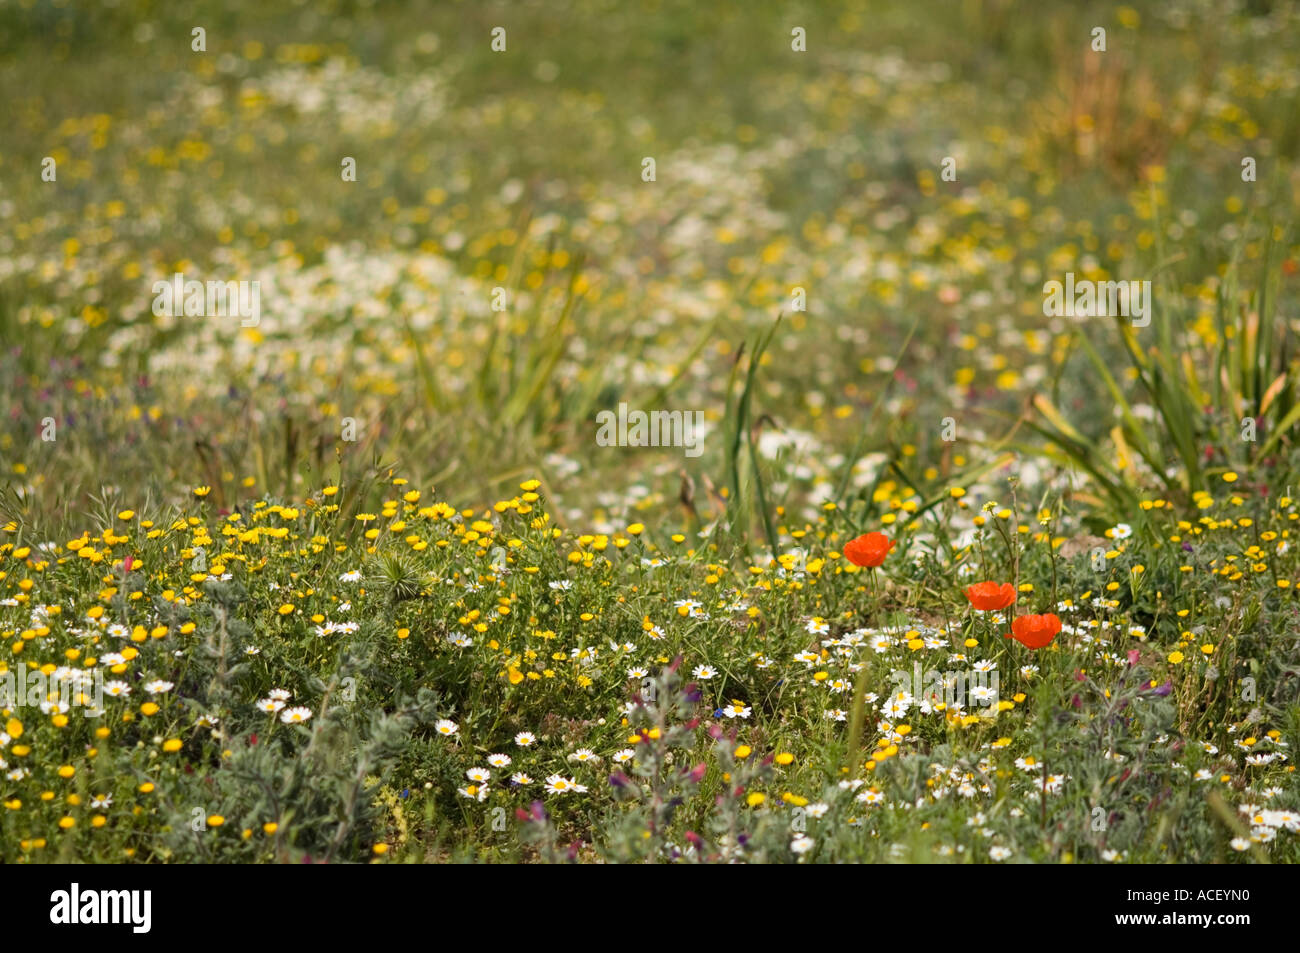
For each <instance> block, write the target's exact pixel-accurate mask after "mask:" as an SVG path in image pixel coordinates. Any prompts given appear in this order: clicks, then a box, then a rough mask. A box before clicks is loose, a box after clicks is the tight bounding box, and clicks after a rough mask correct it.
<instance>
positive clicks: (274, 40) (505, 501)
mask: <svg viewBox="0 0 1300 953" xmlns="http://www.w3.org/2000/svg"><path fill="white" fill-rule="evenodd" d="M196 27H201V28H203V29H204V30H205V31H206V33H205V35H204V41H205V47H206V48H205V49H204V50H203V51H201V52H200V51H196V50H194V49H192V43H193V42H194V41H193V35H192V31H193V30H194V29H195V28H196ZM496 27H502V28H504V29H505V37H506V48H505V50H504V51H500V52H498V51H494V50H493V49H492V46H491V43H492V31H493V29H494V28H496ZM1097 27H1101V28H1104V29H1105V31H1106V49H1105V51H1104V52H1103V51H1099V50H1095V49H1093V44H1094V42H1095V41H1094V39H1093V31H1094V29H1095V28H1097ZM796 28H800V29H802V30H803V31H805V34H806V50H805V51H796V50H794V49H792V31H793V30H795V29H796ZM0 92H3V93H4V100H5V101H6V102H8V103H10V104H11V113H10V121H9V122H7V123H6V134H5V136H4V139H3V141H2V142H0V221H2V222H3V225H4V227H3V229H0V334H3V342H4V348H3V351H2V352H0V374H2V375H3V380H4V381H5V384H6V386H5V387H4V388H3V389H0V528H2V529H3V532H0V636H2V642H0V645H2V646H3V647H0V665H3V666H4V671H3V673H2V674H3V675H4V676H5V677H7V678H9V679H10V680H11V682H12V683H13V684H14V686H15V689H11V690H10V702H11V704H10V705H9V706H8V709H9V710H8V711H7V712H5V713H4V714H3V720H4V722H7V724H0V728H4V731H3V732H0V761H3V765H0V769H2V770H3V772H4V776H5V780H4V781H3V790H0V795H3V798H2V803H3V805H4V807H5V808H6V809H5V810H3V811H0V857H3V858H5V859H11V860H31V861H41V860H87V861H118V860H122V859H125V858H128V857H129V858H133V859H137V860H150V861H163V860H178V861H187V860H246V861H252V860H266V861H270V860H281V861H287V860H297V859H300V858H302V857H303V856H310V857H312V858H313V859H330V860H353V861H355V860H366V859H380V860H407V861H425V860H431V859H447V858H454V859H462V860H484V861H505V860H511V859H520V858H526V859H546V860H558V859H565V858H572V859H582V860H589V859H594V858H598V857H601V858H607V859H616V860H631V859H644V858H661V859H670V858H679V859H690V860H700V859H703V860H726V859H732V858H735V857H739V858H742V859H749V860H769V861H773V860H792V859H797V858H802V859H804V860H818V861H842V860H863V861H889V860H942V859H948V860H953V861H957V862H970V861H980V862H983V861H995V862H1016V861H1044V862H1067V861H1076V862H1093V861H1107V862H1110V861H1121V860H1124V861H1134V862H1143V861H1145V862H1158V861H1166V860H1174V861H1197V862H1211V861H1217V860H1225V861H1234V862H1243V861H1247V862H1248V861H1253V860H1259V861H1263V860H1270V859H1271V860H1273V861H1291V860H1295V859H1296V858H1297V847H1296V841H1295V832H1296V831H1297V829H1298V828H1300V794H1298V793H1297V791H1296V786H1295V781H1294V777H1293V774H1294V765H1293V763H1292V760H1291V758H1290V752H1291V751H1292V750H1293V749H1294V747H1295V746H1296V745H1297V744H1300V703H1298V699H1300V680H1298V679H1300V644H1298V643H1297V637H1298V636H1300V618H1298V617H1297V611H1296V605H1295V601H1294V597H1293V591H1294V587H1295V586H1296V585H1300V565H1298V563H1297V556H1296V550H1295V546H1294V541H1293V539H1292V536H1293V534H1294V533H1295V532H1296V527H1295V526H1294V523H1295V521H1296V520H1297V519H1300V509H1297V507H1296V503H1295V502H1294V500H1293V499H1292V498H1293V497H1296V496H1300V492H1297V488H1298V487H1300V473H1298V472H1297V466H1298V465H1300V454H1298V453H1297V451H1296V425H1297V422H1298V421H1300V410H1298V409H1297V406H1298V405H1297V402H1296V393H1295V390H1296V388H1295V378H1296V371H1297V368H1296V359H1295V350H1294V345H1295V331H1296V329H1297V322H1298V320H1300V319H1298V317H1297V307H1296V305H1297V297H1298V295H1297V291H1298V287H1300V238H1298V237H1297V234H1296V232H1295V214H1294V210H1295V207H1296V202H1297V198H1300V166H1298V165H1297V149H1298V148H1300V127H1297V125H1296V123H1295V116H1296V115H1297V114H1300V102H1298V100H1300V9H1297V8H1296V6H1295V5H1294V4H1289V3H1282V2H1275V3H1250V4H1244V5H1231V4H1225V3H1218V2H1183V0H1180V2H1173V3H1168V4H1159V5H1149V6H1148V5H1141V6H1134V7H1125V6H1115V5H1111V4H1102V3H1070V4H1065V3H1061V4H1056V3H1048V4H1038V5H1034V7H1033V12H1032V16H1031V15H1028V14H1027V13H1026V8H1025V6H1024V5H1022V4H1014V3H1010V2H999V0H986V2H975V0H964V2H960V3H945V4H943V5H942V6H941V7H940V6H939V5H930V4H924V3H899V4H886V5H883V6H882V5H880V4H871V5H868V4H865V3H856V4H855V3H836V4H806V5H803V6H789V7H787V6H786V5H777V4H770V5H767V4H761V5H753V4H730V3H722V4H710V5H699V4H690V3H685V2H660V3H647V4H635V5H612V4H600V3H594V2H586V0H572V2H567V3H550V2H548V3H546V4H513V3H512V4H478V3H473V4H471V3H413V4H401V5H395V4H362V3H343V2H338V3H324V4H320V3H311V4H301V5H298V4H248V5H243V4H231V3H222V4H204V3H195V4H186V5H180V6H178V5H175V4H169V5H156V4H149V3H133V2H126V0H123V2H119V3H117V4H115V5H111V6H109V5H97V4H96V5H87V6H85V7H84V8H82V7H80V6H76V7H74V5H72V4H52V3H46V2H35V0H32V2H25V3H24V2H19V3H11V4H7V5H5V6H3V7H0ZM47 158H48V159H51V160H53V168H54V169H55V170H56V172H55V176H54V180H53V181H47V180H46V179H45V178H43V177H42V171H43V169H45V168H47V167H49V164H48V163H45V162H44V160H46V159H47ZM647 158H650V159H653V160H654V177H653V181H646V177H645V176H644V173H643V170H644V169H645V168H646V164H645V160H646V159H647ZM348 159H351V160H354V162H355V169H356V176H355V181H348V180H347V179H346V177H345V176H344V175H343V174H341V172H342V170H343V168H344V166H345V162H346V160H348ZM948 160H951V161H950V162H949V161H948ZM1245 160H1250V161H1249V162H1247V163H1246V165H1248V166H1250V167H1251V168H1252V169H1253V170H1254V175H1253V176H1251V177H1250V179H1249V180H1247V179H1246V178H1244V177H1243V168H1244V166H1243V162H1244V161H1245ZM945 168H947V169H950V170H952V171H953V172H954V173H955V177H953V176H947V177H945V175H944V170H945ZM47 178H48V176H47ZM177 272H180V273H184V274H185V276H186V277H188V278H197V279H199V280H205V279H215V280H222V281H227V280H240V281H257V282H258V283H259V285H258V286H259V289H260V303H261V314H260V321H259V322H258V323H257V325H256V326H249V327H241V322H240V319H239V317H237V316H231V315H225V316H222V315H212V316H198V315H191V316H189V317H171V316H167V315H156V314H154V313H153V309H152V303H153V298H154V294H155V292H154V287H153V286H154V282H155V281H159V280H167V279H169V278H170V277H171V276H172V275H173V274H175V273H177ZM1066 272H1073V273H1075V275H1076V276H1078V277H1080V278H1087V279H1091V280H1098V281H1104V280H1110V279H1124V280H1149V281H1150V282H1151V284H1152V300H1153V306H1154V307H1153V312H1152V313H1151V315H1150V318H1151V320H1150V323H1149V324H1147V325H1145V326H1142V325H1138V326H1134V324H1133V323H1132V322H1131V321H1130V320H1128V319H1127V318H1118V319H1117V318H1113V317H1052V316H1045V312H1044V295H1043V285H1044V283H1045V282H1047V281H1050V280H1061V279H1063V277H1064V275H1065V273H1066ZM501 301H504V302H505V304H506V306H505V308H504V310H494V307H493V305H494V302H501ZM620 403H626V404H627V405H629V406H630V407H632V408H636V409H643V410H647V411H649V410H656V409H658V410H666V411H679V412H695V411H698V412H699V413H700V414H701V415H702V419H703V422H704V424H703V431H702V434H701V437H702V439H701V442H700V449H701V451H702V452H701V454H700V455H699V456H692V455H687V454H686V453H684V452H683V449H684V448H682V447H665V448H636V447H610V446H601V445H599V444H598V441H597V439H596V435H597V422H596V421H597V415H598V414H599V413H601V412H602V411H609V410H616V409H617V407H618V406H619V404H620ZM877 531H883V532H884V533H885V534H887V535H888V537H889V538H890V539H892V540H895V541H896V542H897V546H896V547H895V548H894V549H893V551H892V552H890V554H889V555H888V557H887V558H886V559H885V561H884V563H883V564H882V565H881V566H880V567H879V568H876V569H869V568H863V567H859V566H856V565H854V564H853V563H852V562H851V561H850V560H849V559H848V558H847V557H846V555H845V554H846V550H845V547H846V545H847V544H848V543H849V542H850V541H851V540H852V539H854V538H855V537H858V536H859V535H861V534H864V533H869V532H877ZM981 581H994V582H998V583H1009V584H1011V586H1012V587H1013V589H1014V591H1015V593H1016V599H1017V601H1016V602H1015V604H1014V605H1013V606H1011V607H1009V608H1007V609H1003V610H997V611H990V612H980V611H976V610H975V609H973V608H972V606H971V603H970V601H969V600H968V598H967V596H966V595H964V593H963V590H964V588H965V587H966V586H968V585H970V584H972V583H976V582H981ZM1047 613H1052V614H1054V615H1056V616H1057V617H1058V618H1059V619H1060V620H1061V622H1062V628H1061V631H1060V633H1059V634H1058V635H1056V637H1055V638H1054V640H1053V641H1052V642H1051V643H1050V644H1049V645H1047V646H1044V647H1041V648H1030V647H1028V646H1027V645H1025V644H1023V643H1022V641H1020V640H1016V639H1009V638H1004V637H1003V636H1004V634H1005V633H1007V632H1008V631H1009V628H1010V626H1011V625H1012V622H1013V617H1015V619H1017V620H1020V619H1023V618H1024V617H1027V616H1033V615H1041V614H1047ZM1016 624H1017V626H1019V627H1023V626H1024V625H1025V624H1026V623H1024V622H1023V621H1017V623H1016ZM1017 634H1022V633H1020V632H1018V633H1017ZM96 673H99V675H100V681H99V683H96V682H95V675H96ZM19 676H21V679H20V678H19ZM38 676H39V679H38ZM26 684H33V685H38V688H37V689H33V691H34V692H35V694H30V695H29V694H28V693H26V692H24V691H22V690H21V689H19V688H18V687H17V686H19V685H26ZM97 684H98V685H105V684H106V685H107V686H109V687H108V688H106V696H105V698H104V699H103V702H102V705H101V706H99V707H102V709H103V710H102V712H101V713H99V714H98V716H97V717H96V718H93V719H88V718H85V717H84V714H85V707H84V706H81V705H77V704H72V705H71V706H70V707H69V708H68V710H67V711H62V710H61V708H62V707H63V706H62V704H61V703H60V702H59V701H58V700H57V698H56V699H55V700H54V701H53V702H51V700H50V699H48V698H47V697H44V696H45V695H46V693H47V692H49V691H56V692H57V689H58V688H59V686H60V685H63V686H68V687H70V688H72V689H77V690H85V691H87V692H89V693H92V694H93V690H94V688H95V687H96V685H97ZM990 692H991V693H992V694H991V695H990ZM281 695H283V696H284V697H281ZM71 701H72V702H74V703H75V701H76V699H75V698H74V699H72V700H71ZM42 702H44V704H42ZM517 812H522V815H520V814H518V813H517Z"/></svg>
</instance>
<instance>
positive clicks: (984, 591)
mask: <svg viewBox="0 0 1300 953" xmlns="http://www.w3.org/2000/svg"><path fill="white" fill-rule="evenodd" d="M966 598H967V599H968V600H970V604H971V606H973V607H974V608H976V609H978V610H979V611H980V612H995V611H997V610H998V609H1005V608H1006V607H1007V606H1009V605H1013V604H1014V603H1015V601H1016V587H1015V586H1013V585H1011V583H1009V582H1004V583H1002V584H1000V585H999V584H998V583H996V582H977V583H975V585H973V586H967V587H966Z"/></svg>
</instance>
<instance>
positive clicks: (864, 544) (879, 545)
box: [844, 533, 898, 569]
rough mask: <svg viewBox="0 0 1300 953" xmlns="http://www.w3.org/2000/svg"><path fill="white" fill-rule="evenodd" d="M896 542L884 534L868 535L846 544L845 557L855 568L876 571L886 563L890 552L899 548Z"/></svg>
mask: <svg viewBox="0 0 1300 953" xmlns="http://www.w3.org/2000/svg"><path fill="white" fill-rule="evenodd" d="M897 545H898V543H897V541H896V540H892V539H890V538H889V537H888V536H886V535H885V534H884V533H867V534H865V535H863V536H859V537H858V538H857V539H851V540H849V541H848V542H847V543H845V544H844V555H845V557H846V558H847V559H848V561H849V562H851V563H853V565H855V566H865V567H866V568H868V569H875V568H876V567H877V566H879V565H880V564H881V563H883V562H884V561H885V557H886V556H888V555H889V551H890V550H891V549H893V548H894V547H895V546H897Z"/></svg>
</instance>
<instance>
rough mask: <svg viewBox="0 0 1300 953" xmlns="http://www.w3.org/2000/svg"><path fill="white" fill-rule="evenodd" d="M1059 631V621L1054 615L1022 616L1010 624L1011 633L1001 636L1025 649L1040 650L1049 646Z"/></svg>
mask: <svg viewBox="0 0 1300 953" xmlns="http://www.w3.org/2000/svg"><path fill="white" fill-rule="evenodd" d="M1060 631H1061V620H1060V619H1059V618H1058V617H1057V616H1056V615H1055V614H1054V613H1051V612H1049V613H1047V614H1046V615H1022V616H1020V617H1019V618H1017V619H1014V620H1013V621H1012V623H1011V632H1010V634H1008V635H1004V636H1002V637H1003V638H1004V639H1015V640H1016V641H1017V642H1019V643H1020V644H1021V645H1023V646H1024V647H1025V648H1027V649H1041V648H1042V647H1043V646H1045V645H1050V644H1051V642H1052V639H1054V638H1056V633H1058V632H1060Z"/></svg>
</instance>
